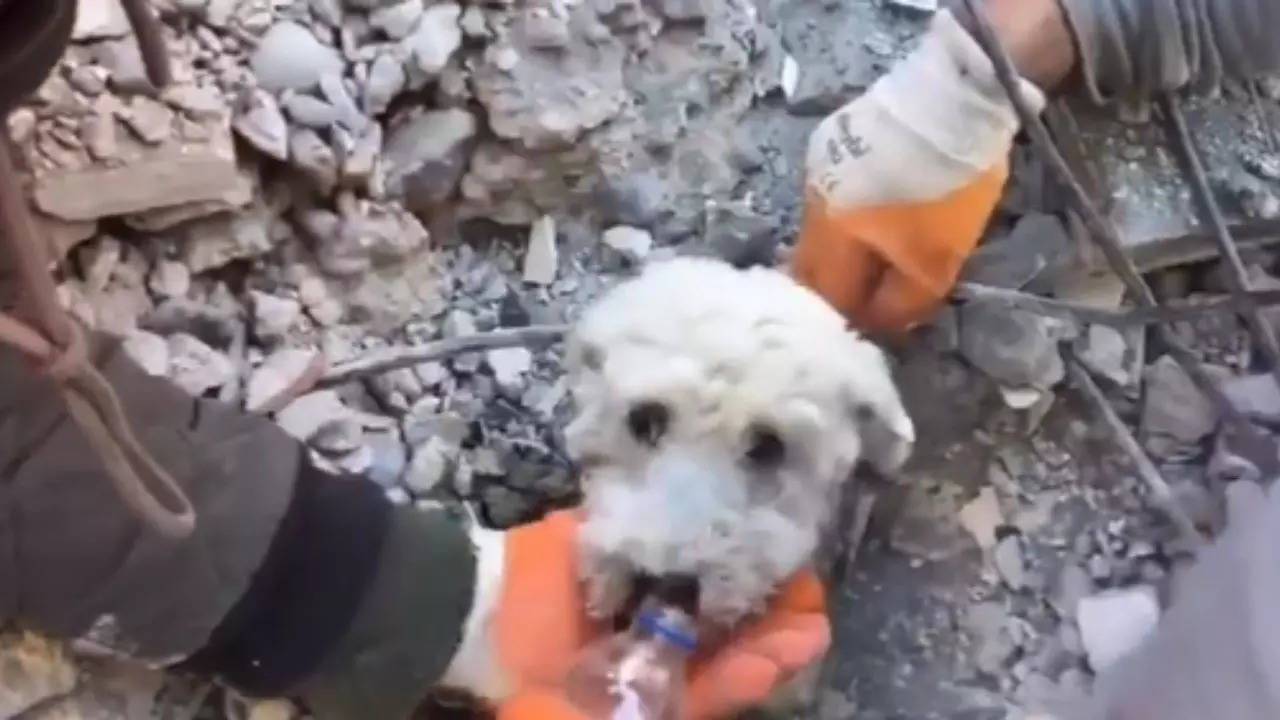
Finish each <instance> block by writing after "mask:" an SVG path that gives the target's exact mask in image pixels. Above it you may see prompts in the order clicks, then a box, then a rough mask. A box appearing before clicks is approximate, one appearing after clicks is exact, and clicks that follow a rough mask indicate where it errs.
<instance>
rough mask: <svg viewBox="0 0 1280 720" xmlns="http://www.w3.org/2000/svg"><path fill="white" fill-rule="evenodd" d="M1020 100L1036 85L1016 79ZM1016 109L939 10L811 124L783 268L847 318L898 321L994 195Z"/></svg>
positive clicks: (974, 229)
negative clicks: (788, 266)
mask: <svg viewBox="0 0 1280 720" xmlns="http://www.w3.org/2000/svg"><path fill="white" fill-rule="evenodd" d="M1022 92H1023V94H1024V97H1025V98H1026V100H1027V102H1028V104H1029V105H1031V107H1032V108H1034V109H1039V108H1040V107H1042V106H1043V104H1044V97H1043V94H1042V93H1041V92H1040V91H1039V89H1037V88H1036V87H1035V86H1034V85H1033V84H1032V83H1030V82H1028V81H1025V80H1024V81H1023V82H1022ZM1017 130H1018V120H1017V116H1016V114H1015V112H1014V110H1013V106H1012V104H1011V103H1010V102H1009V99H1008V97H1007V95H1006V94H1005V91H1004V89H1003V87H1002V86H1001V85H1000V83H999V81H998V80H997V79H996V77H995V72H994V70H993V68H992V66H991V62H990V60H988V59H987V57H986V55H985V53H983V51H982V49H981V47H979V45H978V43H977V42H976V41H975V40H974V39H973V38H972V37H970V36H969V34H968V33H967V32H965V30H964V29H963V28H961V26H960V25H959V23H957V22H956V20H955V18H954V17H952V15H951V14H950V12H948V11H940V12H939V13H938V14H937V16H936V17H935V18H934V20H933V23H932V25H931V26H930V28H929V31H928V32H927V34H926V35H925V36H924V37H923V38H922V41H921V44H920V46H919V47H918V48H917V49H916V50H915V51H914V52H913V53H912V54H911V55H910V56H909V57H907V58H906V59H905V60H903V61H902V62H901V63H899V64H898V65H897V66H895V67H894V68H893V69H892V70H891V71H889V73H888V74H886V75H885V76H884V77H882V78H880V80H878V81H877V82H876V83H875V84H874V85H872V86H871V88H870V89H868V90H867V92H866V93H864V94H863V95H862V96H861V97H859V98H857V99H855V100H853V101H852V102H850V103H849V104H848V105H845V106H844V107H843V108H841V109H839V110H837V111H836V112H834V113H832V114H831V115H830V116H829V117H827V118H826V119H825V120H823V121H822V123H821V124H819V125H818V127H817V128H816V129H815V130H814V132H813V134H812V135H811V136H810V139H809V150H808V156H807V158H806V174H805V185H806V187H805V201H804V220H803V223H802V226H801V230H800V237H799V240H798V242H797V247H796V254H795V258H794V272H795V275H796V277H797V279H799V280H800V281H801V282H803V283H805V284H806V285H808V286H809V287H811V288H813V289H814V290H815V291H817V292H818V293H819V294H821V295H822V296H823V297H825V298H826V299H827V300H828V301H829V302H831V303H832V304H833V305H834V306H835V307H836V308H837V309H839V310H840V311H841V312H842V313H844V314H845V315H846V316H847V317H848V318H849V319H850V320H851V321H852V322H853V324H854V325H855V326H857V327H859V328H860V329H863V330H866V331H872V332H877V331H878V332H895V331H900V330H904V329H906V328H908V327H910V326H911V325H912V324H914V323H917V322H919V321H921V320H923V319H925V318H927V317H928V316H929V314H930V313H931V312H932V311H933V310H934V309H935V308H936V307H937V305H938V304H939V303H940V302H941V301H942V299H943V298H944V297H945V296H946V294H947V293H948V291H949V290H950V289H951V286H952V284H953V283H954V282H955V278H956V276H957V274H958V273H959V271H960V267H961V265H962V263H963V262H964V260H965V258H966V257H967V256H968V255H969V253H971V252H972V251H973V248H974V246H975V245H976V244H977V242H978V238H979V236H980V235H981V233H982V230H983V228H984V226H985V225H986V223H987V220H988V219H989V217H990V215H991V212H992V209H993V208H994V207H995V204H996V201H997V200H998V199H999V197H1000V193H1001V191H1002V188H1003V187H1004V182H1005V179H1006V177H1007V175H1008V153H1009V149H1010V146H1011V144H1012V141H1013V136H1014V134H1015V133H1016V132H1017Z"/></svg>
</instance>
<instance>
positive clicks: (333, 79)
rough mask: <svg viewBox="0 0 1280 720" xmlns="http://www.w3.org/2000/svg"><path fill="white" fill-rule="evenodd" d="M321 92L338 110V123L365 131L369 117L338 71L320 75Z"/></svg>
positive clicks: (348, 127) (356, 131)
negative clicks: (357, 102) (361, 108)
mask: <svg viewBox="0 0 1280 720" xmlns="http://www.w3.org/2000/svg"><path fill="white" fill-rule="evenodd" d="M320 94H321V95H323V96H324V99H325V100H327V101H329V104H330V105H332V106H333V107H334V109H335V110H337V111H338V123H339V124H340V125H342V126H344V127H346V128H347V130H350V131H351V132H353V133H360V132H364V129H365V126H366V125H368V124H369V118H367V117H365V116H364V113H363V112H361V111H360V107H359V106H358V105H356V101H355V100H354V99H353V98H352V97H351V93H350V92H349V91H348V89H347V83H346V82H345V81H343V79H342V76H341V75H340V74H337V73H330V74H328V75H323V76H321V77H320Z"/></svg>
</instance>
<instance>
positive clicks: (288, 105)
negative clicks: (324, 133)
mask: <svg viewBox="0 0 1280 720" xmlns="http://www.w3.org/2000/svg"><path fill="white" fill-rule="evenodd" d="M284 111H285V113H286V114H288V116H289V119H290V120H292V121H293V122H294V123H296V124H298V125H302V126H303V127H308V128H311V129H313V130H326V129H328V128H329V126H330V125H332V124H334V123H336V122H338V109H337V108H335V107H334V106H332V105H330V104H329V103H327V102H325V101H323V100H321V99H320V98H317V97H315V96H312V95H307V94H305V93H295V92H289V93H286V94H285V96H284Z"/></svg>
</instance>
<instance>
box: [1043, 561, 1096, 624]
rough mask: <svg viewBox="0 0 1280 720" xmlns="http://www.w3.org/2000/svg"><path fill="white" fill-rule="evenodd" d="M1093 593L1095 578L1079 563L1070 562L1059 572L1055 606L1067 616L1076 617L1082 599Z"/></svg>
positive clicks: (1061, 613) (1054, 599)
mask: <svg viewBox="0 0 1280 720" xmlns="http://www.w3.org/2000/svg"><path fill="white" fill-rule="evenodd" d="M1091 593H1093V579H1092V578H1091V577H1089V573H1088V572H1086V571H1085V569H1084V568H1082V567H1080V566H1079V565H1077V564H1075V563H1073V562H1068V563H1066V564H1064V565H1063V566H1062V570H1061V571H1060V572H1059V573H1058V580H1057V584H1056V585H1055V587H1054V594H1053V600H1052V602H1053V606H1054V608H1056V609H1057V611H1058V613H1059V614H1060V615H1062V617H1065V618H1074V617H1075V616H1076V608H1077V607H1078V606H1079V604H1080V600H1081V599H1082V598H1084V597H1087V596H1088V595H1090V594H1091Z"/></svg>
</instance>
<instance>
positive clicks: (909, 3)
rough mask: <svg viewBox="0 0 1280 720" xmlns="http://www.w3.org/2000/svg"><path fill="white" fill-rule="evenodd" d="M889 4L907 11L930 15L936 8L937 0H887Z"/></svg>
mask: <svg viewBox="0 0 1280 720" xmlns="http://www.w3.org/2000/svg"><path fill="white" fill-rule="evenodd" d="M888 1H889V5H890V6H891V7H895V8H901V9H903V10H907V11H909V12H914V13H920V14H924V15H930V14H933V13H934V12H937V10H938V0H888Z"/></svg>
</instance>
